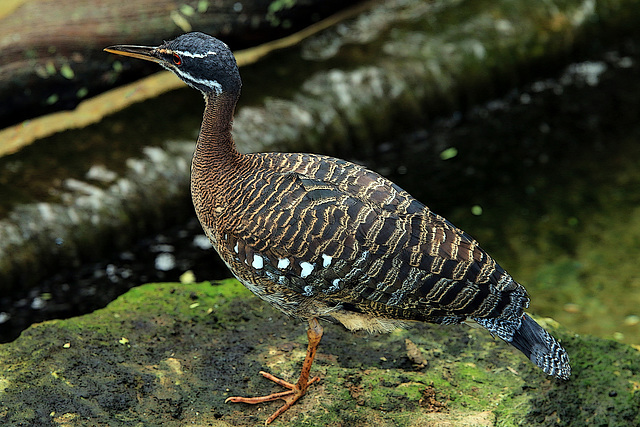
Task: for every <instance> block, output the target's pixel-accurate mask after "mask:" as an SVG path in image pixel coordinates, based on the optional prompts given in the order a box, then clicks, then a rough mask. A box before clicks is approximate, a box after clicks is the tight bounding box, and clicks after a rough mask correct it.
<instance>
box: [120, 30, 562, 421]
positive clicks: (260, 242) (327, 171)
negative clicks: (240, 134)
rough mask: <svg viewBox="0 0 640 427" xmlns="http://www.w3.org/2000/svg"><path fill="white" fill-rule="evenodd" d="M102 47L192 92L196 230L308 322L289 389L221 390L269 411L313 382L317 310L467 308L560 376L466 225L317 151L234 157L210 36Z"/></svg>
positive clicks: (387, 317) (556, 350)
mask: <svg viewBox="0 0 640 427" xmlns="http://www.w3.org/2000/svg"><path fill="white" fill-rule="evenodd" d="M107 50H108V51H110V52H114V53H120V54H124V55H129V56H135V57H138V58H143V59H149V60H152V61H155V62H158V63H160V65H162V66H163V67H165V68H167V69H169V70H171V71H174V72H175V73H176V74H177V75H178V77H180V78H182V79H183V80H184V81H185V82H186V83H187V84H189V85H191V86H193V87H194V88H196V89H198V90H200V91H202V92H203V93H204V95H205V100H206V108H205V113H204V117H203V123H202V128H201V131H200V136H199V138H198V143H197V145H196V150H195V153H194V157H193V164H192V177H191V191H192V196H193V202H194V206H195V210H196V213H197V215H198V218H199V219H200V222H201V223H202V226H203V229H204V230H205V232H206V234H207V236H208V237H209V239H210V240H211V242H212V243H213V245H214V247H215V248H216V250H217V251H218V253H219V254H220V256H221V257H222V259H223V260H224V261H225V263H226V264H227V265H228V266H229V268H230V270H231V271H232V272H233V274H234V275H235V276H236V277H238V279H239V280H240V281H241V282H242V283H243V284H245V286H247V288H249V289H250V290H251V291H253V292H254V293H255V294H256V295H258V296H259V297H261V298H262V299H264V300H266V301H268V302H269V303H271V304H273V305H274V306H276V307H277V308H279V309H280V310H282V311H284V312H285V313H287V314H289V315H291V316H294V317H297V318H302V319H307V320H309V321H310V329H309V339H310V344H309V350H308V354H307V358H306V359H305V364H304V366H303V372H302V374H301V376H300V380H299V381H298V383H297V384H296V385H293V384H289V385H286V384H285V385H286V386H287V387H289V388H291V389H292V391H291V392H288V393H285V394H286V397H283V396H282V393H280V394H277V396H276V395H271V396H266V397H264V398H230V399H231V400H232V401H239V402H247V403H258V402H262V401H266V400H273V399H277V398H282V399H284V400H285V401H286V402H287V403H286V404H285V406H284V407H283V408H282V409H281V410H280V411H278V412H276V414H274V415H273V416H272V417H271V418H270V419H269V420H267V422H269V421H271V420H273V418H275V417H276V416H278V415H279V414H280V413H281V411H284V410H286V409H287V408H288V407H289V406H291V404H293V402H295V400H296V399H297V398H298V397H300V396H301V395H303V394H304V392H305V391H306V388H307V387H308V385H309V384H310V383H312V382H313V381H315V379H313V380H310V381H309V379H308V376H309V372H308V370H309V369H310V367H311V363H312V361H313V354H315V347H316V346H317V343H318V342H319V340H320V336H321V334H322V329H321V327H320V326H319V325H318V323H317V321H316V320H315V319H316V318H318V317H319V318H324V319H333V320H336V321H339V322H341V323H342V324H344V325H345V326H346V327H348V328H350V329H367V330H369V331H388V330H391V329H393V328H395V327H397V326H399V325H402V324H405V323H406V322H409V321H425V322H432V323H438V324H456V323H460V322H463V321H465V320H467V319H471V320H475V321H476V322H477V323H478V324H480V325H481V326H483V327H485V328H486V329H488V330H489V332H491V333H492V334H493V335H496V336H498V337H500V338H501V339H503V340H505V341H506V342H509V343H511V344H512V345H513V346H514V347H516V348H517V349H519V350H520V351H522V352H523V353H524V354H525V355H526V356H527V357H529V358H530V359H531V361H532V362H534V363H535V364H537V365H538V366H540V367H541V368H542V369H543V370H544V371H545V372H546V373H547V374H550V375H553V376H556V377H558V378H563V379H567V378H568V377H569V375H570V372H571V369H570V366H569V361H568V356H567V354H566V352H565V350H564V349H563V348H562V346H560V344H559V343H558V342H557V341H556V340H555V339H554V338H553V337H552V336H551V335H549V334H548V333H547V332H546V331H545V330H544V329H542V328H541V327H540V326H539V325H538V324H537V323H536V322H535V321H534V320H533V319H531V318H530V317H529V316H528V315H526V314H525V313H524V309H525V308H527V307H528V305H529V297H528V295H527V292H526V290H525V289H524V288H523V287H522V286H521V285H520V284H518V283H517V282H516V281H514V280H513V278H512V277H511V276H510V275H509V274H508V273H507V272H506V271H505V270H504V269H502V267H500V266H499V265H498V264H497V263H496V262H495V261H494V260H493V259H492V258H491V257H490V256H489V255H488V254H487V253H486V252H484V251H483V250H482V249H481V248H480V247H479V246H478V244H477V242H476V241H475V240H473V239H472V238H471V237H470V236H469V235H467V234H466V233H464V232H463V231H461V230H460V229H458V228H456V227H455V226H454V225H452V224H451V223H450V222H448V221H447V220H446V219H444V218H442V217H440V216H438V215H436V214H434V213H433V212H431V211H430V210H429V209H428V208H427V207H426V206H425V205H423V204H422V203H420V202H419V201H417V200H415V199H414V198H413V197H411V195H409V194H408V193H407V192H405V191H404V190H402V189H401V188H400V187H398V186H397V185H395V184H394V183H392V182H391V181H389V180H387V179H386V178H384V177H382V176H380V175H378V174H377V173H375V172H372V171H370V170H367V169H365V168H363V167H361V166H358V165H355V164H353V163H349V162H346V161H344V160H340V159H335V158H331V157H327V156H321V155H314V154H286V153H261V154H248V155H243V154H239V153H238V151H237V150H236V148H235V145H234V142H233V139H232V136H231V123H232V119H233V111H234V108H235V105H236V102H237V99H238V96H239V94H240V87H241V82H240V76H239V73H238V70H237V67H236V64H235V60H234V58H233V54H232V53H231V51H230V50H229V49H228V48H227V46H226V45H224V44H223V43H222V42H220V41H218V40H217V39H215V38H213V37H210V36H207V35H204V34H202V33H188V34H185V35H183V36H180V37H178V38H177V39H175V40H173V41H170V42H166V43H165V44H163V45H162V46H159V47H157V48H146V47H141V46H113V47H110V48H108V49H107ZM305 370H306V371H305ZM305 372H306V373H305ZM263 375H265V376H267V377H268V378H271V379H273V377H270V376H269V375H270V374H263ZM279 381H281V380H279ZM279 383H280V384H282V382H279ZM287 384H288V383H287Z"/></svg>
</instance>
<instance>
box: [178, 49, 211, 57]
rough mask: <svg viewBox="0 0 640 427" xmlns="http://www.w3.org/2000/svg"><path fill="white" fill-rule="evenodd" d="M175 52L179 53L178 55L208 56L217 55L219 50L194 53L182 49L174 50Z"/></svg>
mask: <svg viewBox="0 0 640 427" xmlns="http://www.w3.org/2000/svg"><path fill="white" fill-rule="evenodd" d="M173 53H177V54H178V55H181V56H187V57H189V58H206V57H207V56H209V55H217V54H218V52H215V51H212V50H210V51H208V52H205V53H192V52H186V51H181V50H174V51H173Z"/></svg>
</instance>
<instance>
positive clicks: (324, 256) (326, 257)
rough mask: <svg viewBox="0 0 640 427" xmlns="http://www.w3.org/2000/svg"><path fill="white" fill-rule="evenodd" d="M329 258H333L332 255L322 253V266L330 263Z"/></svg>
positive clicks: (324, 266) (327, 265)
mask: <svg viewBox="0 0 640 427" xmlns="http://www.w3.org/2000/svg"><path fill="white" fill-rule="evenodd" d="M331 260H333V258H332V257H330V256H329V255H326V254H322V267H323V268H327V267H329V266H330V265H331Z"/></svg>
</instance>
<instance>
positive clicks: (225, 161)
mask: <svg viewBox="0 0 640 427" xmlns="http://www.w3.org/2000/svg"><path fill="white" fill-rule="evenodd" d="M237 101H238V95H237V94H227V93H222V94H219V95H211V96H205V104H206V106H205V109H204V114H203V117H202V126H201V128H200V135H199V136H198V142H197V144H196V149H195V152H194V154H193V164H192V170H193V172H194V173H197V170H206V171H208V172H209V173H216V172H219V171H224V170H227V171H228V169H229V168H233V167H234V166H236V165H237V164H238V162H239V161H240V159H241V157H242V155H241V154H240V153H239V152H238V150H237V149H236V146H235V143H234V142H233V137H232V136H231V127H232V124H233V112H234V110H235V107H236V103H237Z"/></svg>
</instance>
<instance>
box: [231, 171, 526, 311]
mask: <svg viewBox="0 0 640 427" xmlns="http://www.w3.org/2000/svg"><path fill="white" fill-rule="evenodd" d="M312 163H313V164H317V161H316V162H312ZM327 163H328V164H331V165H334V162H333V161H332V162H327ZM351 165H353V164H351V163H348V162H344V165H343V169H344V170H342V171H334V172H333V174H332V175H331V177H330V178H327V171H323V172H322V173H321V174H318V173H314V174H312V173H308V172H306V173H301V172H286V173H281V172H274V174H273V175H270V176H269V177H266V176H265V177H264V178H263V179H255V180H254V184H252V185H253V186H254V187H255V188H258V187H259V188H260V191H251V192H250V191H248V192H246V194H249V193H250V194H252V197H251V199H250V200H243V201H242V206H243V207H242V208H240V207H238V209H244V210H243V211H242V212H244V214H245V216H246V217H245V218H244V220H243V219H240V220H239V223H238V224H239V227H237V228H236V229H235V230H234V232H233V235H234V236H236V238H237V239H238V241H239V242H241V244H240V245H241V247H240V249H238V248H237V247H236V248H235V249H236V253H237V254H238V256H239V257H240V258H244V260H243V261H244V262H245V263H246V264H247V265H250V264H254V260H257V261H256V262H255V265H256V266H259V267H260V268H259V269H257V270H256V273H257V274H259V275H261V276H262V277H267V278H269V279H270V280H273V281H277V282H279V283H280V284H282V285H284V286H286V287H288V288H289V289H291V290H293V291H295V292H296V293H299V294H301V295H303V296H306V297H309V298H316V299H319V300H323V301H325V302H329V303H330V302H335V304H336V305H337V304H341V305H342V306H346V307H351V308H352V309H353V310H354V311H357V310H361V311H365V312H368V313H369V314H372V315H376V316H391V317H396V318H404V319H412V320H428V321H432V322H434V321H435V322H439V323H457V322H459V321H461V320H464V319H465V318H466V317H467V316H470V317H508V318H512V317H517V316H521V315H522V310H523V307H526V305H527V304H528V297H527V295H526V291H525V290H524V288H523V287H522V286H520V285H519V284H518V283H516V282H515V281H513V279H512V278H511V276H509V275H508V274H507V273H506V272H505V271H504V270H503V269H502V268H501V267H500V266H499V265H498V264H497V263H496V262H495V261H494V260H493V259H492V258H491V257H489V256H488V255H487V254H486V252H484V251H483V250H482V249H481V248H480V247H479V246H478V244H477V243H476V242H475V240H473V239H472V238H471V237H470V236H468V235H467V234H465V233H463V232H462V231H461V230H459V229H458V228H456V227H455V226H453V225H452V224H451V223H449V222H448V221H446V220H444V219H443V218H442V217H440V216H438V215H436V214H433V213H432V212H430V211H429V210H428V209H427V208H426V207H424V205H422V204H421V203H419V202H418V201H416V200H415V199H413V198H412V197H411V196H410V195H409V194H408V193H406V192H404V191H403V190H402V189H400V188H399V187H397V186H396V185H395V184H392V183H391V182H390V181H388V180H387V179H386V178H383V177H381V176H380V175H378V174H376V173H374V172H371V171H368V170H366V169H364V168H362V167H359V166H356V165H353V166H351ZM352 167H355V168H358V170H357V171H355V172H357V173H352V172H354V171H350V170H349V168H352ZM363 170H364V171H365V172H366V173H363ZM341 174H342V175H343V176H342V177H340V175H341ZM344 176H349V177H350V178H346V179H345V177H344ZM238 217H239V218H242V215H239V216H238ZM256 257H258V258H256Z"/></svg>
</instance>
